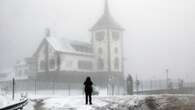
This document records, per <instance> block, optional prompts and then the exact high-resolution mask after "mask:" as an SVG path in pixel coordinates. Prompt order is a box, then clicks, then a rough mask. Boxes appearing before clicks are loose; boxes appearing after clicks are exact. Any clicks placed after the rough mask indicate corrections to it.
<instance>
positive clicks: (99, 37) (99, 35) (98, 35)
mask: <svg viewBox="0 0 195 110" xmlns="http://www.w3.org/2000/svg"><path fill="white" fill-rule="evenodd" d="M95 36H96V37H95V38H96V40H97V41H103V40H104V36H105V32H104V31H102V32H96V34H95Z"/></svg>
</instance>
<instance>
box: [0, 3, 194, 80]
mask: <svg viewBox="0 0 195 110" xmlns="http://www.w3.org/2000/svg"><path fill="white" fill-rule="evenodd" d="M193 6H195V0H109V7H110V11H111V14H112V16H113V17H114V19H115V20H116V21H118V23H119V24H120V25H121V26H122V27H124V28H125V32H124V48H125V68H126V69H125V71H126V73H130V74H132V75H133V76H135V75H136V74H137V75H138V77H139V78H140V79H151V78H152V79H163V78H165V69H166V68H169V71H170V77H171V78H175V79H177V78H185V79H188V80H193V78H195V7H193ZM103 10H104V0H0V50H1V53H0V70H1V71H2V70H5V69H7V68H11V67H12V66H13V65H14V63H15V62H16V60H18V59H22V58H24V57H29V56H32V54H33V52H34V51H35V50H36V49H37V47H38V45H39V44H40V42H41V40H42V39H43V38H44V34H45V28H47V27H49V28H50V29H51V33H52V36H55V37H66V38H69V39H77V40H84V41H89V39H90V32H89V31H88V30H89V29H90V27H91V26H92V25H93V24H94V23H95V22H96V21H97V19H98V18H99V17H100V16H101V15H102V13H103Z"/></svg>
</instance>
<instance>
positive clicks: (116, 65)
mask: <svg viewBox="0 0 195 110" xmlns="http://www.w3.org/2000/svg"><path fill="white" fill-rule="evenodd" d="M114 68H115V69H119V59H118V58H115V59H114Z"/></svg>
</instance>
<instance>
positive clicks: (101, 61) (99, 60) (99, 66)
mask: <svg viewBox="0 0 195 110" xmlns="http://www.w3.org/2000/svg"><path fill="white" fill-rule="evenodd" d="M97 68H98V69H99V70H103V69H104V62H103V59H102V58H98V62H97Z"/></svg>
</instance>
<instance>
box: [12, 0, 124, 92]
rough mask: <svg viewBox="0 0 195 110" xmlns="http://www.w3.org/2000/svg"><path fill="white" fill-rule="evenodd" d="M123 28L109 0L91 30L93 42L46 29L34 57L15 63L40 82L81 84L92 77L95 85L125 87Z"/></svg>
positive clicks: (18, 70)
mask: <svg viewBox="0 0 195 110" xmlns="http://www.w3.org/2000/svg"><path fill="white" fill-rule="evenodd" d="M123 31H124V29H123V28H122V27H121V26H120V25H119V24H118V23H117V22H116V21H115V20H114V19H113V18H112V16H111V14H110V12H109V8H108V3H107V0H106V2H105V9H104V13H103V15H102V16H101V17H100V19H99V20H98V21H97V22H96V23H95V25H94V26H93V27H92V28H91V29H90V32H91V35H92V36H91V42H88V43H87V42H81V41H75V40H67V39H65V38H57V37H55V36H51V35H50V32H49V30H47V33H46V37H45V38H44V39H43V40H42V42H41V43H40V45H39V46H38V48H37V50H36V51H35V52H34V54H33V55H32V57H31V58H27V59H25V60H24V61H20V62H18V63H17V64H16V67H15V68H16V74H17V75H18V76H20V75H24V76H25V75H27V76H28V79H32V80H37V81H39V82H59V83H66V84H79V85H82V82H83V81H84V80H85V78H86V77H87V76H91V77H92V79H93V81H94V82H95V84H96V86H99V87H104V88H105V87H106V88H109V86H110V85H112V89H113V87H114V88H115V87H116V88H117V87H118V89H119V88H121V89H123V86H124V69H123V67H124V62H123Z"/></svg>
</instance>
